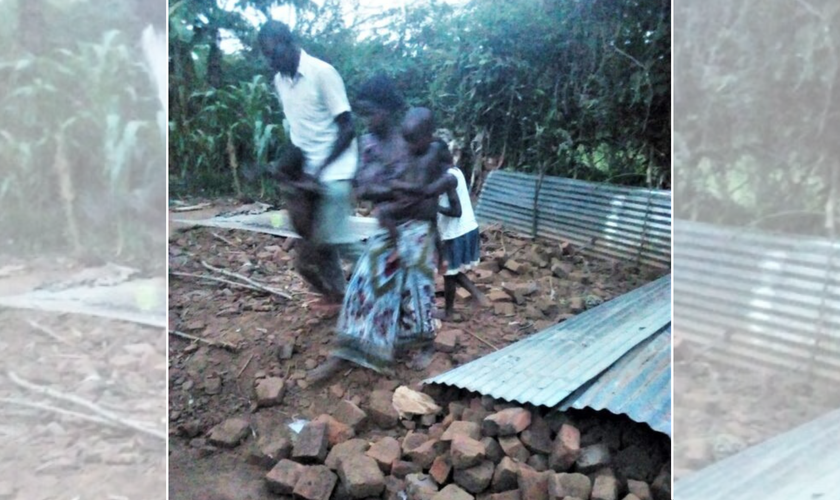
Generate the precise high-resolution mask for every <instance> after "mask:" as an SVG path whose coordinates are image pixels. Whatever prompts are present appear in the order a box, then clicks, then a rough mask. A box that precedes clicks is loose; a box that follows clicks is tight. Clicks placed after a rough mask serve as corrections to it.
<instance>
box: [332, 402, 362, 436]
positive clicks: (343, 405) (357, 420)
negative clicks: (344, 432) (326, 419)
mask: <svg viewBox="0 0 840 500" xmlns="http://www.w3.org/2000/svg"><path fill="white" fill-rule="evenodd" d="M333 417H335V419H336V420H338V421H339V422H341V423H344V424H347V425H349V426H350V427H352V428H354V429H358V427H359V426H360V425H362V424H363V423H364V422H365V420H367V413H365V412H364V411H362V409H361V408H359V407H358V406H356V405H355V404H353V403H352V402H351V401H348V400H346V399H345V400H343V401H341V402H340V403H338V407H337V408H336V410H335V413H334V414H333Z"/></svg>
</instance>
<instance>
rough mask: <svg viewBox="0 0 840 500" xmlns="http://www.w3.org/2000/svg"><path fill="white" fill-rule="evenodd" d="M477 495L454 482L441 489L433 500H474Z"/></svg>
mask: <svg viewBox="0 0 840 500" xmlns="http://www.w3.org/2000/svg"><path fill="white" fill-rule="evenodd" d="M474 499H475V497H474V496H472V495H470V494H469V493H467V492H466V491H464V490H463V489H461V488H459V487H458V486H456V485H454V484H450V485H449V486H447V487H446V488H444V489H442V490H440V492H438V493H437V494H435V496H433V497H432V500H474Z"/></svg>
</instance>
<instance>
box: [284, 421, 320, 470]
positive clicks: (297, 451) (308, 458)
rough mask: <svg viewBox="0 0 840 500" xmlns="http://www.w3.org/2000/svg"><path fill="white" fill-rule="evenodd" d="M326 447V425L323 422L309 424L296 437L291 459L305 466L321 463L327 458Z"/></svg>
mask: <svg viewBox="0 0 840 500" xmlns="http://www.w3.org/2000/svg"><path fill="white" fill-rule="evenodd" d="M328 446H329V437H328V435H327V425H326V424H324V423H323V422H309V423H308V424H306V425H305V426H304V427H303V429H302V430H301V431H300V434H299V435H298V438H297V442H296V443H295V446H294V448H293V450H292V458H293V459H295V460H297V461H299V462H300V463H306V464H313V463H323V461H324V459H325V458H327V447H328Z"/></svg>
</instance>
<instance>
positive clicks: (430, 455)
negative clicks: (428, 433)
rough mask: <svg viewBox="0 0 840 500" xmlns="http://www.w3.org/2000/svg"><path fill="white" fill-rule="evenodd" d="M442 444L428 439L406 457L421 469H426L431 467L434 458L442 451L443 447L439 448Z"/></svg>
mask: <svg viewBox="0 0 840 500" xmlns="http://www.w3.org/2000/svg"><path fill="white" fill-rule="evenodd" d="M442 444H443V443H441V442H440V441H438V440H437V439H429V440H428V441H426V442H425V443H423V444H421V445H420V446H418V447H417V448H414V449H413V450H411V451H410V452H408V453H406V455H407V456H408V458H410V459H411V461H412V462H414V463H416V464H417V465H419V466H420V467H422V468H423V469H428V468H429V467H431V465H432V462H433V461H434V460H435V457H436V456H438V455H440V454H441V452H442V451H443V450H442V448H443V447H442V446H441V445H442Z"/></svg>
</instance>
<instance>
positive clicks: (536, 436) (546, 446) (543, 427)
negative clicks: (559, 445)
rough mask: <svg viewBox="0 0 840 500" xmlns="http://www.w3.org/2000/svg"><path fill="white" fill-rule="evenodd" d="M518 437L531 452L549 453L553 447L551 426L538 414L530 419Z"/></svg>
mask: <svg viewBox="0 0 840 500" xmlns="http://www.w3.org/2000/svg"><path fill="white" fill-rule="evenodd" d="M519 438H520V439H521V440H522V444H524V445H525V446H526V447H527V448H528V450H530V451H531V453H542V454H544V455H550V454H551V451H552V450H553V448H554V443H553V442H552V441H551V428H550V427H549V426H548V423H547V422H546V421H545V420H544V419H542V418H540V417H538V416H537V417H533V418H532V419H531V425H529V426H528V428H527V429H525V430H524V431H522V435H521V436H519Z"/></svg>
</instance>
